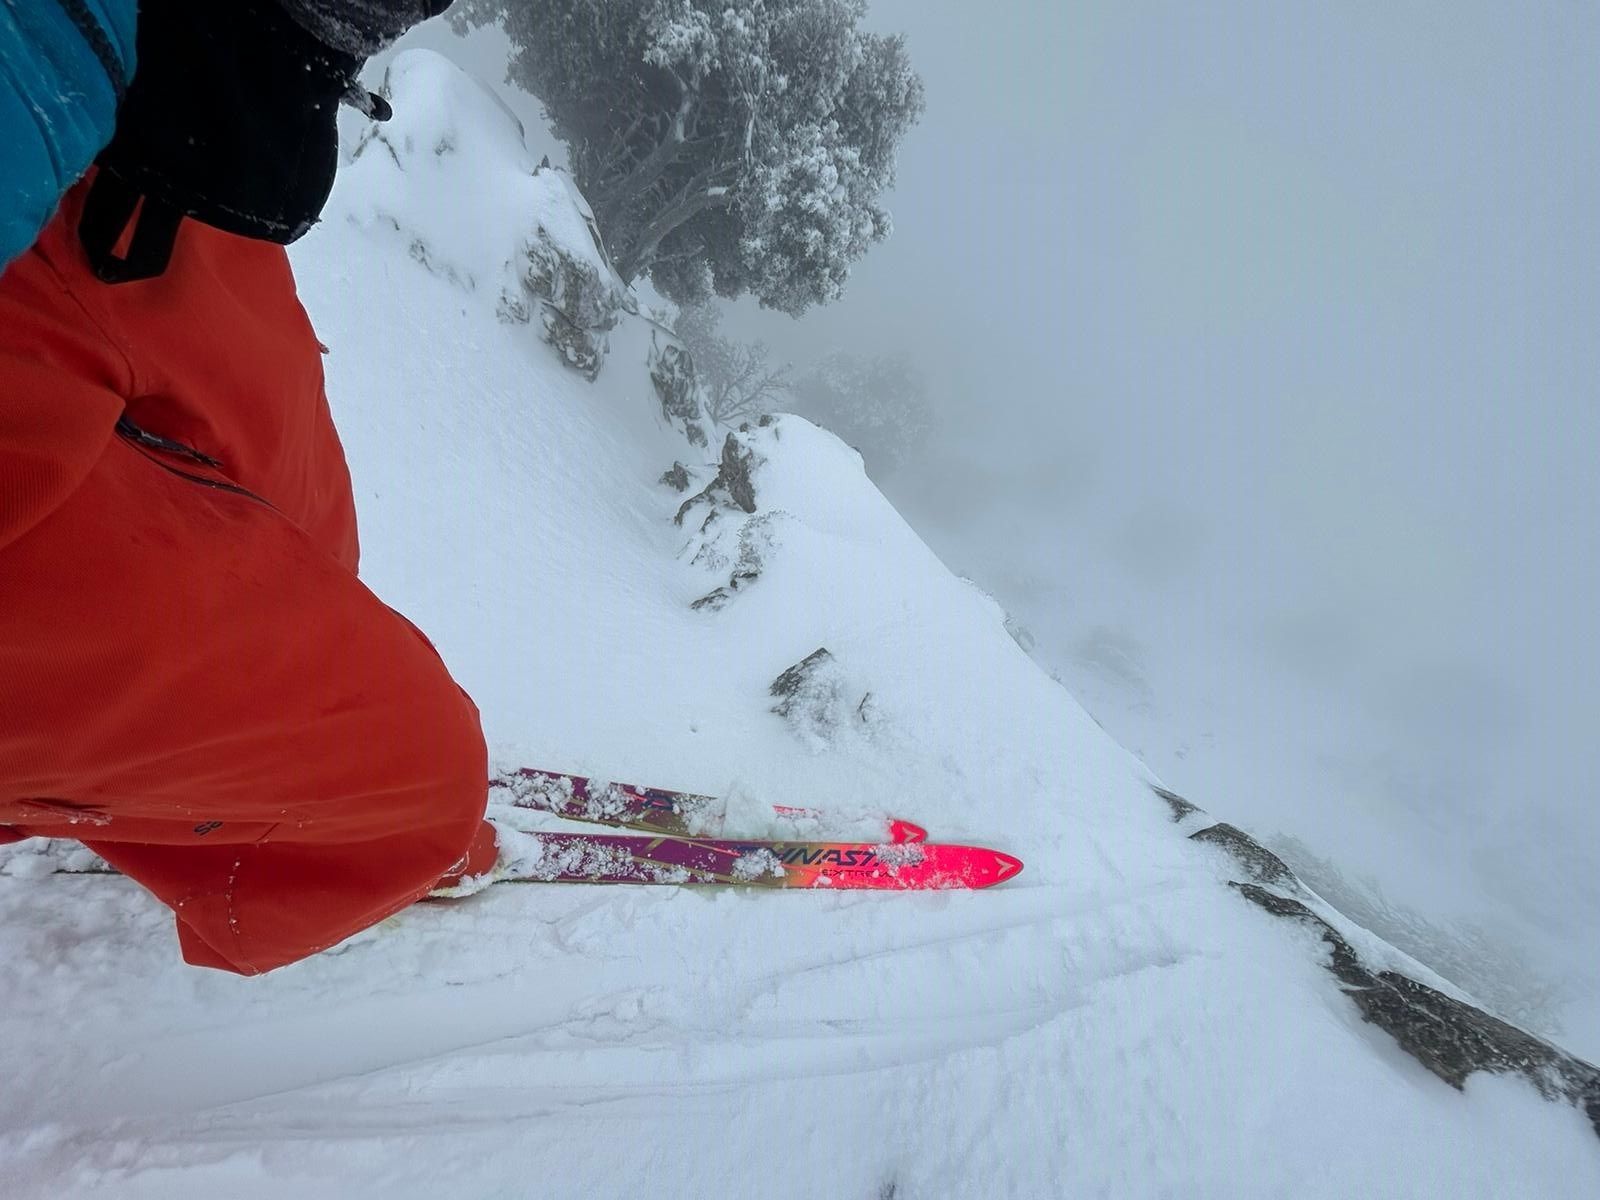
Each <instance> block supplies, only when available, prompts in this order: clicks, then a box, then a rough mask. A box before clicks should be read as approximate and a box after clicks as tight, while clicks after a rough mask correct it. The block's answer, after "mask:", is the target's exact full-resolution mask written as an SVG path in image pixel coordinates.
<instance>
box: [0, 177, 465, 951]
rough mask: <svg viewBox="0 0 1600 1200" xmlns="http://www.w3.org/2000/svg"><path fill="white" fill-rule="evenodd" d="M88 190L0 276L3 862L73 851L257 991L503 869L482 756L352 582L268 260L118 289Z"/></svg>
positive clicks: (399, 638) (454, 704) (418, 653)
mask: <svg viewBox="0 0 1600 1200" xmlns="http://www.w3.org/2000/svg"><path fill="white" fill-rule="evenodd" d="M84 186H85V185H79V188H78V189H75V190H74V192H72V193H69V195H68V197H67V199H66V201H65V202H64V204H63V208H62V212H61V213H60V214H59V215H58V217H57V219H56V221H55V223H54V224H53V225H51V226H50V227H49V228H48V229H47V230H46V231H45V233H44V235H43V236H42V237H41V238H40V241H39V243H38V244H37V245H36V246H35V247H34V249H33V250H32V251H30V252H29V253H28V254H27V255H25V256H24V257H23V258H21V259H19V260H17V261H16V262H14V263H13V264H12V265H11V266H10V267H9V268H7V269H6V271H5V273H4V275H3V276H0V840H7V839H14V838H18V837H28V836H44V837H69V838H75V839H77V840H79V841H81V842H82V843H83V844H85V845H86V846H88V847H89V848H90V849H92V850H94V851H95V852H97V853H98V854H100V855H102V856H103V857H104V858H105V859H107V860H108V861H109V862H110V863H111V864H112V865H113V866H115V867H117V868H118V869H119V870H120V871H122V872H124V873H125V874H127V875H128V876H130V877H132V878H133V879H134V880H136V881H137V882H138V883H140V884H141V885H143V886H144V887H145V888H147V889H148V890H149V891H150V892H152V893H153V894H154V895H155V896H156V897H157V898H159V899H160V900H161V901H162V902H163V903H165V904H166V905H168V906H169V907H170V908H171V909H172V910H173V912H174V913H175V914H176V916H177V927H178V938H179V942H180V945H181V948H182V952H183V956H184V958H185V959H186V960H187V961H189V962H191V963H194V964H197V965H202V966H209V967H219V968H222V969H225V970H230V971H236V972H238V973H240V974H245V975H253V974H257V973H259V972H262V971H268V970H271V969H273V968H274V967H278V966H281V965H283V964H285V963H289V962H293V961H295V960H296V959H299V958H303V957H305V956H306V955H309V954H313V953H315V952H316V951H318V950H322V949H325V948H327V947H328V946H331V945H333V944H335V943H337V942H339V941H341V940H343V939H344V938H346V937H348V936H349V935H350V934H352V933H354V932H356V931H357V930H360V929H362V928H365V927H366V926H368V925H371V924H373V923H374V922H377V921H379V920H381V919H383V918H384V917H386V916H388V915H389V914H391V913H394V912H395V911H397V910H399V909H401V908H403V907H405V906H406V905H408V904H410V903H412V902H413V901H415V900H417V899H419V898H420V897H421V896H423V895H425V894H426V893H427V892H428V891H429V889H430V888H431V887H432V886H433V885H434V884H435V883H436V882H437V881H438V880H439V878H440V877H441V876H443V875H446V874H448V873H450V872H452V871H453V870H461V869H463V868H464V867H467V866H468V865H469V860H470V867H471V869H474V870H476V869H480V868H481V867H483V866H484V865H486V862H488V861H492V855H493V840H492V831H489V830H488V828H487V827H486V826H485V825H483V822H482V816H483V811H484V805H485V800H486V793H487V785H486V781H487V764H486V761H485V760H486V755H485V750H484V743H483V736H482V733H481V730H480V727H479V723H478V714H477V710H476V709H475V708H474V706H473V704H472V702H471V700H470V699H469V698H468V697H467V696H466V694H465V693H464V692H463V691H462V690H461V689H460V688H459V687H458V686H457V685H456V684H455V682H454V681H453V680H452V679H451V678H450V675H449V673H448V672H447V670H446V669H445V667H444V665H443V663H442V662H441V661H440V659H439V657H438V655H437V654H436V653H435V652H434V649H433V647H432V646H431V645H430V644H429V643H428V641H427V640H426V639H425V638H424V637H423V636H422V635H421V634H420V633H419V632H418V631H417V630H416V629H415V628H414V627H413V626H412V625H411V624H410V623H409V622H407V621H406V620H405V618H403V617H402V616H400V615H399V614H398V613H396V612H394V611H393V610H391V609H390V608H388V607H387V606H386V605H384V604H383V603H382V602H381V601H380V600H378V599H377V598H376V597H375V596H374V595H373V594H372V593H371V592H369V591H368V590H367V589H366V588H365V587H364V586H363V585H362V584H361V582H360V581H359V580H358V579H357V577H356V570H355V568H356V531H355V512H354V502H353V499H352V496H351V490H350V483H349V477H348V473H347V470H346V467H345V462H344V456H343V451H342V449H341V447H340V445H339V441H338V438H337V435H336V434H335V432H334V429H333V424H332V421H331V418H330V416H329V413H328V407H327V401H326V399H325V397H324V394H323V387H322V365H321V353H320V348H319V345H318V342H317V339H316V337H315V335H314V334H313V332H312V329H311V326H310V323H309V321H308V320H307V318H306V315H305V313H304V310H303V309H302V308H301V306H300V303H299V301H298V299H297V297H296V295H295V289H294V283H293V279H292V277H291V275H290V273H289V266H288V260H287V257H286V256H285V254H284V253H283V251H282V249H281V248H279V247H276V246H270V245H266V244H264V243H259V242H251V241H247V240H245V239H242V238H237V237H233V236H231V235H228V234H224V233H221V232H219V231H216V230H212V229H208V228H206V227H204V226H200V225H197V224H195V223H193V222H186V223H185V225H184V227H183V229H182V231H181V233H180V235H179V239H178V244H177V247H176V251H175V253H174V256H173V262H172V265H171V267H169V269H168V270H167V272H166V273H165V274H164V275H162V276H161V277H159V278H157V279H154V280H148V281H143V282H138V283H129V284H122V285H117V286H108V285H105V284H102V283H100V282H99V281H97V280H96V279H94V278H93V276H92V275H91V274H90V273H89V270H88V266H87V263H86V261H85V260H84V256H83V253H82V250H81V249H80V247H79V246H78V244H77V241H76V237H75V233H74V230H75V227H76V215H77V212H78V211H79V208H80V206H81V203H82V191H83V187H84ZM157 439H164V440H157ZM194 452H198V454H197V453H194ZM199 455H203V456H205V459H209V460H210V461H209V462H208V461H204V460H202V459H201V458H200V457H199Z"/></svg>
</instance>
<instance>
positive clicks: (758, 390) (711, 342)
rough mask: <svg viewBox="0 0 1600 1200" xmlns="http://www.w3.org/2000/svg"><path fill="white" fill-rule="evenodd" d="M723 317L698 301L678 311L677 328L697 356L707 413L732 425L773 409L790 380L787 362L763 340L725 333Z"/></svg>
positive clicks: (698, 375) (695, 364)
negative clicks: (777, 358) (775, 360)
mask: <svg viewBox="0 0 1600 1200" xmlns="http://www.w3.org/2000/svg"><path fill="white" fill-rule="evenodd" d="M721 323H722V314H721V312H720V311H718V309H717V308H716V307H715V306H713V305H710V304H694V305H688V306H686V307H685V308H683V309H682V310H681V311H680V312H679V313H678V316H677V319H676V320H675V321H674V322H673V331H674V332H675V333H676V334H677V335H678V337H679V338H680V339H681V340H682V342H683V344H684V346H685V347H686V348H687V349H688V351H689V354H690V356H691V357H693V359H694V366H695V376H696V378H698V379H699V381H700V387H701V390H702V393H703V398H704V402H705V410H706V415H707V416H708V417H710V418H711V419H712V420H713V421H714V422H716V423H717V424H718V425H728V426H734V425H738V424H739V423H740V422H742V421H751V420H754V419H756V418H757V417H760V416H762V415H763V414H765V413H769V412H771V411H772V410H773V408H774V406H775V403H776V402H777V401H778V399H779V397H780V396H782V395H783V394H784V392H785V391H786V390H787V388H788V386H789V366H788V364H787V363H784V364H780V365H777V366H774V365H773V363H772V359H771V351H769V350H768V348H767V344H766V343H765V342H736V341H734V340H733V339H732V338H726V337H723V336H722V333H721V331H720V329H719V326H720V325H721Z"/></svg>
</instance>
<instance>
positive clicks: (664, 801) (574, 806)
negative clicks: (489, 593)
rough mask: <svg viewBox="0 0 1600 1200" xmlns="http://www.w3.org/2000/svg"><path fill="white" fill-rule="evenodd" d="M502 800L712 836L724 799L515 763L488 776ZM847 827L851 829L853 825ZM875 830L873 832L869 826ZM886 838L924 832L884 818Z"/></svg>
mask: <svg viewBox="0 0 1600 1200" xmlns="http://www.w3.org/2000/svg"><path fill="white" fill-rule="evenodd" d="M489 787H490V788H491V789H492V790H494V791H496V792H498V793H499V794H498V795H497V796H496V797H495V798H496V799H498V800H500V801H501V802H502V803H507V804H511V805H513V806H514V807H517V808H529V809H536V810H538V811H540V812H547V813H552V814H554V815H555V816H558V817H564V818H566V819H567V820H569V821H588V822H590V823H592V824H597V825H611V826H613V827H616V828H619V829H639V830H643V831H646V832H649V833H664V834H668V835H669V836H671V837H698V836H701V835H707V836H716V835H717V834H719V833H720V832H721V830H722V818H723V809H724V802H723V801H722V800H720V799H718V798H717V797H715V796H700V795H696V794H695V793H693V792H671V791H667V790H666V789H664V788H652V787H640V786H638V785H636V784H631V783H606V782H602V781H601V780H598V779H590V778H585V777H584V776H582V775H566V774H563V773H561V772H559V771H541V770H539V769H537V768H535V767H519V768H518V769H516V770H514V771H506V772H503V773H502V774H500V775H498V776H496V777H495V778H494V779H491V780H490V781H489ZM772 812H773V816H774V817H775V818H776V819H778V820H779V821H780V822H788V823H791V824H792V825H794V826H797V827H799V828H798V829H797V832H799V831H802V830H803V831H805V832H809V830H805V827H806V826H808V825H809V826H814V825H816V824H818V823H820V822H823V821H824V819H825V815H824V814H823V813H821V812H818V811H817V810H815V809H810V808H795V807H792V806H790V805H774V806H773V809H772ZM851 832H855V831H854V830H852V831H851ZM867 832H868V833H869V834H872V835H873V836H876V835H877V831H875V830H868V831H867ZM882 837H883V840H884V841H885V842H891V843H895V844H903V843H908V842H922V841H926V840H927V838H928V831H927V830H926V829H923V828H922V826H920V825H913V824H912V823H911V822H910V821H902V820H900V819H898V818H896V817H884V818H883V830H882Z"/></svg>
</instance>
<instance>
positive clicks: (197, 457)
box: [116, 416, 277, 512]
mask: <svg viewBox="0 0 1600 1200" xmlns="http://www.w3.org/2000/svg"><path fill="white" fill-rule="evenodd" d="M116 433H117V436H118V437H120V438H121V439H122V440H123V441H125V442H127V443H128V444H129V445H131V446H133V447H134V448H135V449H136V450H138V451H139V453H140V454H142V455H143V456H144V457H145V458H147V459H149V460H150V461H151V462H153V463H155V465H156V466H158V467H160V468H161V469H162V470H163V471H169V472H171V473H172V474H174V475H176V476H178V477H179V478H180V479H187V480H188V481H189V482H191V483H198V484H200V485H201V486H203V487H208V488H215V489H216V490H217V491H219V492H232V493H233V494H234V495H236V496H243V497H245V498H246V499H248V500H254V501H255V502H256V503H257V504H265V505H266V506H267V507H268V508H270V509H272V510H273V511H274V512H276V511H277V507H276V506H275V505H274V504H273V503H272V501H270V500H267V499H264V498H263V497H261V496H258V495H256V494H255V493H254V492H252V491H250V490H249V489H248V488H242V487H240V486H239V485H238V484H236V483H233V482H231V481H230V480H227V479H211V478H209V477H207V476H205V475H197V474H195V473H194V472H193V471H185V470H182V469H180V468H178V467H175V466H173V465H172V464H171V463H170V462H167V461H165V460H164V459H162V458H158V457H157V456H156V454H154V453H151V452H152V451H156V452H158V453H160V454H165V455H171V456H173V457H177V458H183V459H187V460H188V461H189V462H192V463H194V464H196V465H197V466H201V467H206V468H209V469H210V470H213V471H218V472H220V471H221V470H222V463H221V462H219V461H218V460H217V459H214V458H212V457H211V456H210V455H209V454H203V453H201V452H200V451H199V450H196V449H195V448H194V447H193V446H186V445H184V444H183V443H182V442H178V441H174V440H173V439H172V438H168V437H162V436H161V435H160V434H159V433H151V432H150V431H149V430H147V429H140V428H139V426H137V425H135V424H134V423H133V422H132V421H130V420H128V418H127V417H126V416H122V417H118V418H117V428H116Z"/></svg>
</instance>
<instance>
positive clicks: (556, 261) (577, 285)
mask: <svg viewBox="0 0 1600 1200" xmlns="http://www.w3.org/2000/svg"><path fill="white" fill-rule="evenodd" d="M522 254H523V259H524V265H523V267H522V270H521V272H520V274H519V281H520V282H521V285H522V290H523V292H524V293H526V295H527V297H529V298H531V299H532V300H533V301H534V302H535V304H534V305H533V306H530V305H529V304H528V303H526V302H525V301H524V300H523V298H522V297H519V296H515V295H510V294H508V295H503V296H502V297H501V298H500V306H499V314H500V318H501V319H502V320H506V321H519V322H526V321H528V320H529V319H530V315H531V312H532V311H533V308H534V307H536V308H537V309H538V311H539V313H540V315H541V324H542V326H543V328H544V339H545V341H547V342H549V343H550V344H551V345H552V346H554V347H555V349H556V351H557V352H558V353H559V354H560V355H561V357H562V360H563V361H564V362H565V363H566V364H567V365H568V366H570V367H572V368H573V369H574V370H577V371H581V372H582V373H583V375H584V376H585V378H588V379H593V378H595V376H597V375H598V374H599V373H600V367H601V365H602V364H603V363H604V362H605V359H606V351H607V349H608V348H609V339H608V337H607V335H608V334H609V333H610V331H611V330H612V329H613V328H614V327H615V326H616V324H617V319H618V317H617V314H618V313H620V312H621V311H623V309H624V308H625V299H624V296H623V295H622V292H621V289H620V288H619V287H618V286H617V284H616V282H615V280H614V279H612V278H611V277H609V276H608V275H607V274H605V273H602V272H601V271H600V269H599V268H598V267H596V266H595V264H594V263H592V262H587V261H585V260H583V259H581V258H578V257H576V256H574V255H573V254H571V253H569V252H567V251H566V250H564V249H563V248H562V247H560V246H559V245H557V244H556V243H555V241H553V240H552V239H551V237H550V235H549V234H547V233H546V232H545V231H544V230H543V229H538V230H536V231H535V233H534V236H533V237H532V238H530V239H528V240H527V241H525V242H524V243H523V245H522Z"/></svg>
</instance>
